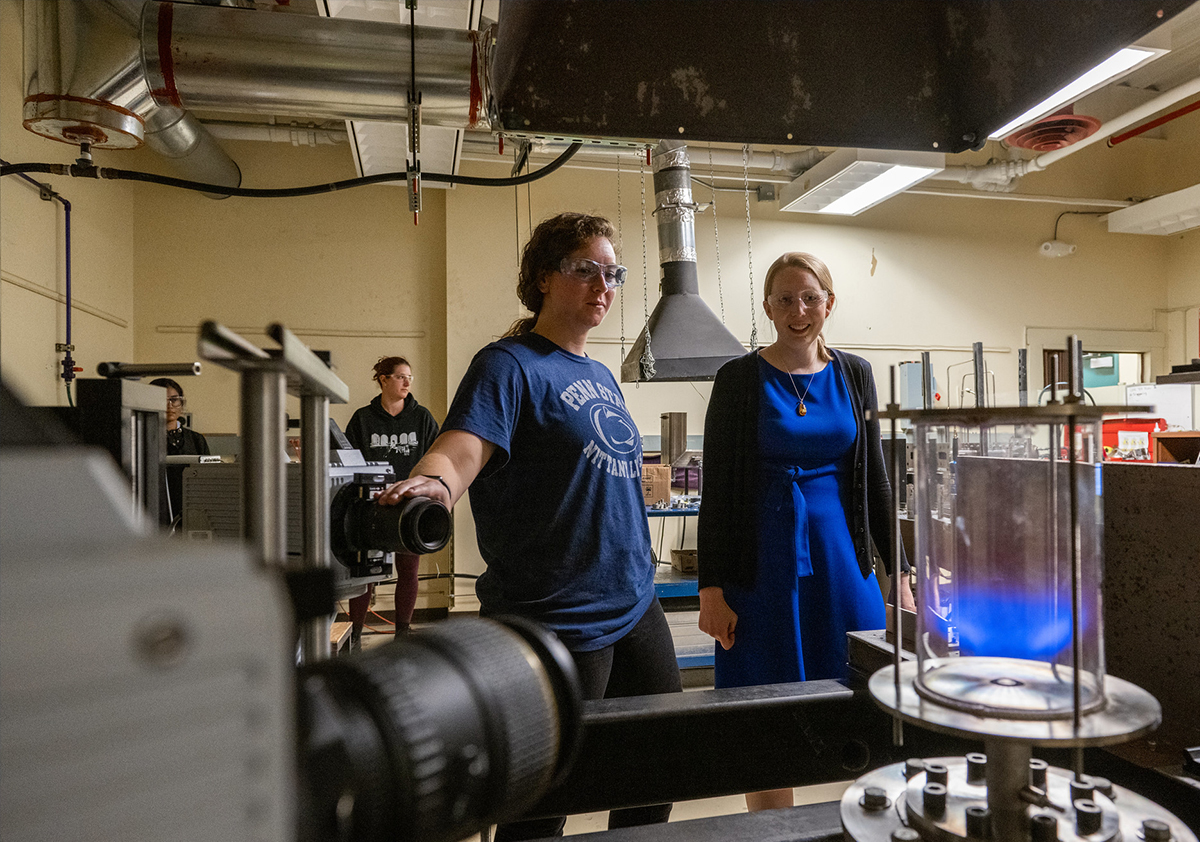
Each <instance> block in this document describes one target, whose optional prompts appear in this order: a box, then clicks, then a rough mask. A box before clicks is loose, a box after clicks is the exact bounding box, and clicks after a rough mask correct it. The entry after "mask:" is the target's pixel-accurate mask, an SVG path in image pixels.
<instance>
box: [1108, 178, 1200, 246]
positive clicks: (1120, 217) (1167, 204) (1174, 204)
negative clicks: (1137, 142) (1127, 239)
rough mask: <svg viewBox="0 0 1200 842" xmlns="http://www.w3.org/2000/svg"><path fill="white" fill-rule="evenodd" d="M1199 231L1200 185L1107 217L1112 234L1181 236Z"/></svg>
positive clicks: (1148, 200) (1140, 203) (1150, 200)
mask: <svg viewBox="0 0 1200 842" xmlns="http://www.w3.org/2000/svg"><path fill="white" fill-rule="evenodd" d="M1190 228H1200V184H1194V185H1192V186H1191V187H1185V188H1184V189H1182V190H1176V191H1175V192H1174V193H1167V194H1166V195H1163V196H1158V197H1156V198H1153V199H1147V200H1146V201H1144V202H1139V203H1138V204H1136V205H1130V206H1129V207H1127V208H1121V210H1118V211H1113V212H1112V213H1110V214H1109V215H1108V230H1109V233H1116V234H1159V235H1165V234H1178V233H1179V232H1180V231H1187V230H1188V229H1190Z"/></svg>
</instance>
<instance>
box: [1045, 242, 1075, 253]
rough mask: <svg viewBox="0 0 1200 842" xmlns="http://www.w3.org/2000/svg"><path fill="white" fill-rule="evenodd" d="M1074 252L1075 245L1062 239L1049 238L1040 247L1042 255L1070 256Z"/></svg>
mask: <svg viewBox="0 0 1200 842" xmlns="http://www.w3.org/2000/svg"><path fill="white" fill-rule="evenodd" d="M1074 253H1075V246H1074V245H1073V244H1071V243H1064V242H1063V241H1062V240H1047V241H1046V242H1044V243H1042V246H1041V248H1040V249H1038V254H1040V255H1041V256H1042V257H1070V256H1071V255H1073V254H1074Z"/></svg>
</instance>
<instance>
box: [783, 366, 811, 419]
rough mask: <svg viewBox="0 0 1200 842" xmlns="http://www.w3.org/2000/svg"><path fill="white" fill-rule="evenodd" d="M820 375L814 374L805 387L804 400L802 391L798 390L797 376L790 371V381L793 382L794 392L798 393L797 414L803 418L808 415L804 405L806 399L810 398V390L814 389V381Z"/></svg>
mask: <svg viewBox="0 0 1200 842" xmlns="http://www.w3.org/2000/svg"><path fill="white" fill-rule="evenodd" d="M818 373H819V372H813V374H812V376H811V377H809V378H808V385H807V386H805V387H804V397H803V398H802V397H800V390H799V389H797V388H796V376H795V375H794V374H792V373H791V372H790V371H789V372H788V380H790V381H791V382H792V391H793V392H795V393H796V414H797V415H799V416H800V417H801V418H803V417H804V416H805V415H808V407H806V406H805V405H804V398H807V397H808V390H809V389H811V388H812V384H813V380H814V379H816V376H817V374H818Z"/></svg>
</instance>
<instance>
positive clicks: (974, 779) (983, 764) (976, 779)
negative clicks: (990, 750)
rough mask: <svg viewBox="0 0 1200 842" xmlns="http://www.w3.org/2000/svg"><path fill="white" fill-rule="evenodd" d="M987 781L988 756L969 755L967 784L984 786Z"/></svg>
mask: <svg viewBox="0 0 1200 842" xmlns="http://www.w3.org/2000/svg"><path fill="white" fill-rule="evenodd" d="M986 781H987V755H986V754H980V753H979V752H972V753H971V754H968V755H967V783H969V784H982V783H984V782H986Z"/></svg>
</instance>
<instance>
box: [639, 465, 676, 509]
mask: <svg viewBox="0 0 1200 842" xmlns="http://www.w3.org/2000/svg"><path fill="white" fill-rule="evenodd" d="M642 497H643V498H645V500H646V505H647V506H653V505H654V504H655V503H669V502H671V466H670V465H642Z"/></svg>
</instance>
